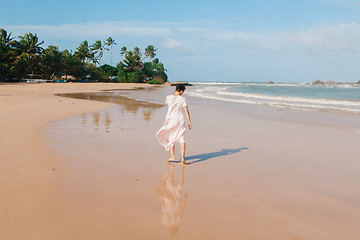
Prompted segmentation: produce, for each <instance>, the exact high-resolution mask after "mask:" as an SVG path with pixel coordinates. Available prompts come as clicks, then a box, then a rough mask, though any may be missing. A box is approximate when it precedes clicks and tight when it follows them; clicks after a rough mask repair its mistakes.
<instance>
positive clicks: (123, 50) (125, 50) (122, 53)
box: [120, 46, 128, 56]
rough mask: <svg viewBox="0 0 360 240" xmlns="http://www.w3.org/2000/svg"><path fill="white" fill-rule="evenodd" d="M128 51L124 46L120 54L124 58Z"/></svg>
mask: <svg viewBox="0 0 360 240" xmlns="http://www.w3.org/2000/svg"><path fill="white" fill-rule="evenodd" d="M127 52H128V51H127V49H126V47H125V46H124V47H122V48H121V50H120V54H121V56H123V55H124V54H125V55H126V54H127Z"/></svg>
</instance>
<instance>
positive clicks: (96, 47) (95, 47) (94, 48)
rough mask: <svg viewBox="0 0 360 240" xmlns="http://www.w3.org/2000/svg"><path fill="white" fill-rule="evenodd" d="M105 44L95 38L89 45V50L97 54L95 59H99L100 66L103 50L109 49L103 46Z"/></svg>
mask: <svg viewBox="0 0 360 240" xmlns="http://www.w3.org/2000/svg"><path fill="white" fill-rule="evenodd" d="M106 45H107V44H106V43H105V42H104V43H102V42H101V40H97V41H95V43H94V44H93V45H91V48H90V50H91V51H93V53H94V54H97V57H96V59H98V60H99V62H100V66H101V58H102V57H103V55H104V51H105V50H107V51H109V49H108V48H107V47H105V46H106Z"/></svg>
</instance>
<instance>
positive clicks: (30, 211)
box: [0, 83, 152, 239]
mask: <svg viewBox="0 0 360 240" xmlns="http://www.w3.org/2000/svg"><path fill="white" fill-rule="evenodd" d="M140 86H146V87H152V86H149V84H128V83H124V84H121V83H120V84H119V83H100V84H98V83H91V84H84V83H45V84H26V83H21V84H2V85H0V109H1V110H0V125H1V139H0V164H1V168H0V192H1V193H3V194H2V197H1V198H0V209H1V212H2V213H3V214H1V216H0V236H1V238H2V239H44V238H45V236H52V235H53V234H54V232H56V231H57V230H56V228H54V226H56V225H57V224H58V223H57V222H54V219H53V216H54V215H59V214H60V215H61V208H62V207H61V203H60V202H59V200H60V198H59V192H58V186H59V184H60V182H61V180H62V179H63V177H64V176H65V174H66V173H65V172H64V171H58V168H59V166H60V165H61V164H62V163H64V162H66V161H67V159H64V158H62V157H59V156H57V155H56V154H55V153H53V152H52V151H51V150H50V149H48V147H47V144H48V143H47V140H46V139H45V133H43V132H42V129H43V127H44V126H46V125H47V124H49V123H50V122H52V121H55V120H58V119H61V118H66V117H70V116H74V115H78V114H81V113H86V112H93V111H97V110H101V109H105V108H108V107H110V106H111V103H103V102H94V101H88V100H78V99H69V98H64V97H59V96H56V95H54V94H56V93H71V92H94V91H95V92H97V91H100V90H107V89H114V88H116V89H133V88H137V87H140ZM42 226H47V228H44V229H43V227H42ZM39 229H42V230H41V231H39ZM15 232H16V234H15ZM15 236H16V237H15ZM14 237H15V238H14ZM50 238H51V237H50ZM48 239H49V238H48ZM52 239H55V238H52Z"/></svg>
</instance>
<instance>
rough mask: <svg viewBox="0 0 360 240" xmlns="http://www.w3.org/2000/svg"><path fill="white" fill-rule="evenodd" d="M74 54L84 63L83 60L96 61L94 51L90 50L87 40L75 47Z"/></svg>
mask: <svg viewBox="0 0 360 240" xmlns="http://www.w3.org/2000/svg"><path fill="white" fill-rule="evenodd" d="M75 56H77V57H78V58H80V60H81V61H82V62H83V63H85V61H93V62H96V60H95V57H94V53H93V52H91V50H90V47H89V43H88V41H87V40H85V41H83V42H82V43H81V44H80V45H79V46H78V47H77V48H76V52H75Z"/></svg>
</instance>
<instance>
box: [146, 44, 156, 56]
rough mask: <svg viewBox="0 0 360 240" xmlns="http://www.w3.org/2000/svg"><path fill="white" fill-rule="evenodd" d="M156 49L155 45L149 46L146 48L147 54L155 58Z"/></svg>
mask: <svg viewBox="0 0 360 240" xmlns="http://www.w3.org/2000/svg"><path fill="white" fill-rule="evenodd" d="M156 50H157V49H155V48H154V46H153V45H149V46H147V47H146V48H145V56H146V57H149V58H150V59H153V58H154V57H155V56H156V54H155V52H156Z"/></svg>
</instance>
